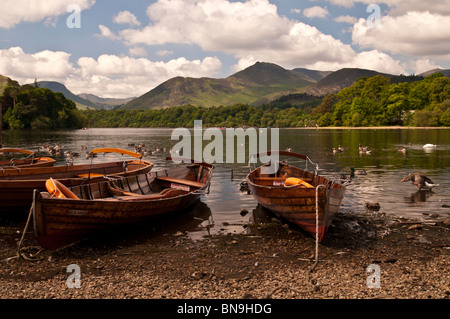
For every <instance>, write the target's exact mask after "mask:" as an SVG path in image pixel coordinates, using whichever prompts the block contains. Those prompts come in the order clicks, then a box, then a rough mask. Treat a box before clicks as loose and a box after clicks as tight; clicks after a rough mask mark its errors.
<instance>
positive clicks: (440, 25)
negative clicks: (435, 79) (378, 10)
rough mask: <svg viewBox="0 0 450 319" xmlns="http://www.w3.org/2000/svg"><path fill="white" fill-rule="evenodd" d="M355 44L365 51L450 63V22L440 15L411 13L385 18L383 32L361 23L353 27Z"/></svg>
mask: <svg viewBox="0 0 450 319" xmlns="http://www.w3.org/2000/svg"><path fill="white" fill-rule="evenodd" d="M352 40H353V43H354V44H357V45H359V46H360V47H362V48H374V49H378V50H382V51H386V52H390V53H393V54H401V55H406V56H415V57H429V56H434V57H436V56H441V57H445V58H446V59H450V47H449V45H448V44H449V43H450V19H449V18H448V17H446V16H442V15H439V14H436V13H430V12H415V11H411V12H408V13H406V14H404V15H401V16H389V15H388V16H383V17H382V18H381V24H380V27H379V28H369V27H368V25H367V21H366V20H365V19H360V20H359V21H358V22H357V23H356V24H355V25H354V26H353V34H352Z"/></svg>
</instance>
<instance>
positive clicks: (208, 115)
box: [85, 104, 314, 127]
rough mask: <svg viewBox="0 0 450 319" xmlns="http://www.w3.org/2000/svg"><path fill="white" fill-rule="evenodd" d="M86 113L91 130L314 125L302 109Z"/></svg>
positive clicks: (240, 107) (239, 106)
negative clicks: (199, 123) (198, 124)
mask: <svg viewBox="0 0 450 319" xmlns="http://www.w3.org/2000/svg"><path fill="white" fill-rule="evenodd" d="M85 114H86V116H87V118H88V126H90V127H192V126H193V125H194V120H202V123H203V126H205V127H206V126H208V127H236V126H254V127H271V126H276V127H295V126H304V125H314V122H311V120H310V116H309V115H308V114H307V113H306V112H305V111H304V110H303V109H302V108H295V107H291V108H284V109H280V108H273V107H270V106H249V105H244V104H236V105H233V106H220V107H211V108H205V107H196V106H191V105H185V106H178V107H171V108H166V109H158V110H109V111H106V110H89V111H85Z"/></svg>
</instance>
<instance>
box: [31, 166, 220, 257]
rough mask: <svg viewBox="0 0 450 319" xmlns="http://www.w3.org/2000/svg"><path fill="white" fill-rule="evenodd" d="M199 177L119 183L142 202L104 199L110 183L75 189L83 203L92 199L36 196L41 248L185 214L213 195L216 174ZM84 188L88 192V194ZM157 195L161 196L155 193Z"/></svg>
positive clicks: (128, 198)
mask: <svg viewBox="0 0 450 319" xmlns="http://www.w3.org/2000/svg"><path fill="white" fill-rule="evenodd" d="M166 172H167V171H166ZM179 172H180V171H177V173H179ZM197 174H198V175H200V174H202V176H203V177H202V179H201V181H196V180H197V179H196V177H197ZM197 174H196V175H195V176H194V175H191V176H190V178H191V180H188V181H186V180H185V179H186V178H187V177H186V176H184V178H185V179H180V178H171V175H170V173H163V174H162V175H163V176H160V175H161V174H159V175H158V172H151V173H148V174H140V175H136V176H134V177H127V178H125V179H123V182H122V181H120V183H121V185H122V187H123V189H127V194H137V193H139V192H141V194H139V196H133V195H131V196H130V195H127V196H119V197H117V196H113V197H107V196H103V197H102V195H101V193H102V194H104V193H105V185H104V184H105V182H102V183H97V184H92V185H83V186H77V187H73V188H72V190H73V191H74V192H76V193H77V194H78V195H79V196H80V198H83V197H91V198H92V197H93V199H68V198H64V199H60V198H55V197H50V196H48V195H46V194H45V193H41V192H39V191H37V190H36V191H34V199H33V206H32V214H33V223H34V229H35V234H36V236H37V239H38V242H39V244H40V245H41V246H42V247H43V248H46V249H56V248H59V247H62V246H65V245H67V244H71V243H74V242H77V241H80V240H82V239H84V238H87V237H89V236H90V235H93V234H98V233H99V232H103V231H106V230H111V229H115V228H117V227H120V226H124V225H131V224H138V223H143V222H148V221H152V220H155V219H159V218H161V217H163V216H166V215H168V214H171V213H175V212H179V211H184V210H186V209H187V208H188V207H190V206H191V205H193V204H194V203H195V202H196V201H197V200H198V199H199V198H200V197H201V196H202V195H204V194H205V193H206V192H207V190H208V189H209V183H210V179H211V175H212V171H211V170H209V169H208V170H206V169H205V170H204V171H200V173H197ZM175 176H180V175H178V174H176V175H175ZM172 177H173V176H172ZM188 177H189V176H188ZM116 182H119V181H116ZM179 183H181V184H179ZM163 185H164V186H163ZM193 185H194V186H193ZM200 186H201V187H200ZM85 188H86V189H87V188H89V192H87V191H86V190H84V189H85ZM75 189H76V190H77V191H75ZM94 189H95V190H94ZM153 189H157V191H156V192H154V191H153ZM161 190H162V191H163V192H162V193H164V191H165V190H169V191H171V192H172V194H173V195H170V196H165V195H160V194H162V193H161V192H159V191H161ZM128 191H129V192H132V193H128ZM88 193H89V194H88ZM166 194H168V192H166ZM81 196H83V197H81ZM109 196H110V195H109Z"/></svg>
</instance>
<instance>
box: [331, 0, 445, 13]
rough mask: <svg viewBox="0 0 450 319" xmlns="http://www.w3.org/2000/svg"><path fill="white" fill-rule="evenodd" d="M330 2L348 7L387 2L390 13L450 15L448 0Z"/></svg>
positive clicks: (341, 0) (350, 0)
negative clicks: (358, 4) (413, 12)
mask: <svg viewBox="0 0 450 319" xmlns="http://www.w3.org/2000/svg"><path fill="white" fill-rule="evenodd" d="M328 2H329V3H331V4H333V5H338V6H343V7H346V8H350V7H353V6H354V5H355V4H356V3H362V4H367V5H369V4H373V3H376V4H378V5H381V4H385V5H387V6H388V7H389V10H388V11H389V14H390V15H392V16H395V15H404V14H405V13H407V12H411V11H417V12H425V11H428V12H430V13H438V14H441V15H450V5H449V3H448V0H434V1H423V0H408V1H405V0H380V1H376V2H374V1H373V0H328Z"/></svg>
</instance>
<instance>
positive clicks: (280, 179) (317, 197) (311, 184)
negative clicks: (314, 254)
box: [247, 151, 345, 241]
mask: <svg viewBox="0 0 450 319" xmlns="http://www.w3.org/2000/svg"><path fill="white" fill-rule="evenodd" d="M275 154H278V155H285V156H289V157H294V158H300V159H303V160H305V161H306V163H308V162H310V163H312V162H311V160H310V159H309V157H307V156H305V155H302V154H297V153H292V152H287V151H276V152H267V153H264V155H275ZM261 155H263V153H261V154H256V155H255V156H256V157H260V156H261ZM252 161H253V159H251V160H250V163H252ZM272 164H274V163H272ZM277 164H278V168H277V170H276V172H274V173H273V174H263V173H262V168H263V167H268V166H269V164H265V165H262V166H260V167H258V168H256V169H253V170H251V172H250V173H249V174H248V175H247V183H248V187H249V190H250V192H251V193H252V195H253V197H254V198H255V199H256V201H257V202H258V203H259V204H261V205H262V206H263V207H265V208H267V209H269V210H270V211H272V212H274V213H275V214H276V215H277V216H279V217H280V218H282V219H284V220H287V221H288V222H290V223H293V224H296V225H297V226H299V227H300V228H301V229H303V230H305V231H307V232H308V233H310V234H311V235H313V236H314V237H316V222H318V227H317V232H318V240H319V241H322V240H323V239H324V236H325V233H326V232H327V229H328V227H329V226H330V225H331V222H332V219H333V216H334V214H335V213H337V211H338V210H339V207H340V206H341V202H342V200H343V198H344V193H345V187H344V186H342V185H341V184H337V183H334V182H333V181H331V180H329V179H327V178H325V177H322V176H319V175H317V169H318V166H317V165H316V164H314V163H312V164H314V165H315V167H316V172H315V173H312V172H309V171H307V170H306V169H305V170H303V169H300V168H298V167H295V166H292V165H289V164H287V163H285V162H278V163H277ZM316 211H317V212H318V219H316Z"/></svg>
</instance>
